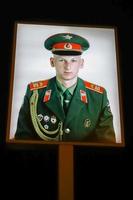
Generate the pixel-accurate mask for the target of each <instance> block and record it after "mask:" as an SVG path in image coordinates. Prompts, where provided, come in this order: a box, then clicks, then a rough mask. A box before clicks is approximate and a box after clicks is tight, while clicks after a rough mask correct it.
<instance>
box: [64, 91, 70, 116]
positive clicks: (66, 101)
mask: <svg viewBox="0 0 133 200" xmlns="http://www.w3.org/2000/svg"><path fill="white" fill-rule="evenodd" d="M63 97H64V99H63V109H64V112H65V114H67V111H68V107H69V103H70V100H71V94H70V92H69V90H68V89H66V91H65V92H64V93H63Z"/></svg>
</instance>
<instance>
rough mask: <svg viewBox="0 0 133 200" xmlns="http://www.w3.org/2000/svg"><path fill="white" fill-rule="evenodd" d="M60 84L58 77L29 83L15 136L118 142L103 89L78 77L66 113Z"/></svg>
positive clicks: (20, 137) (22, 137) (19, 137)
mask: <svg viewBox="0 0 133 200" xmlns="http://www.w3.org/2000/svg"><path fill="white" fill-rule="evenodd" d="M57 86H58V85H57V83H56V78H55V77H54V78H52V79H50V80H48V81H39V82H36V83H31V84H30V85H28V88H27V92H26V95H25V97H24V102H23V105H22V107H21V109H20V113H19V118H18V126H17V131H16V134H15V138H16V139H43V140H55V141H62V140H63V141H90V142H105V141H106V142H115V133H114V129H113V116H112V113H111V110H110V107H109V102H108V99H107V94H106V91H105V89H104V88H102V87H100V86H97V85H94V84H92V83H89V82H86V81H83V80H82V79H80V78H78V82H77V86H76V88H75V91H74V94H73V97H72V99H71V102H70V105H69V109H68V113H67V115H66V116H65V113H64V111H63V107H62V105H61V99H60V94H59V90H58V87H57Z"/></svg>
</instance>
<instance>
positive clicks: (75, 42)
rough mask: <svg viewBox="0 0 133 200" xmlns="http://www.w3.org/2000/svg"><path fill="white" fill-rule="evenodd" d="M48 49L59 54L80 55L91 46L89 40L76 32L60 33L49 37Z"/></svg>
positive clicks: (45, 43)
mask: <svg viewBox="0 0 133 200" xmlns="http://www.w3.org/2000/svg"><path fill="white" fill-rule="evenodd" d="M44 46H45V48H46V49H48V50H50V51H52V53H54V54H57V55H80V54H82V53H83V51H85V50H87V49H88V48H89V46H90V45H89V42H88V41H87V40H86V39H85V38H83V37H81V36H79V35H76V34H72V33H59V34H55V35H52V36H51V37H49V38H47V39H46V40H45V42H44Z"/></svg>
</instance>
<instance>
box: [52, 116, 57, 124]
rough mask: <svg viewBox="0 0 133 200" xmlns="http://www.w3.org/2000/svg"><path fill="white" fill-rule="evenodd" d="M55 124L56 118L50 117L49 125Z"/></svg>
mask: <svg viewBox="0 0 133 200" xmlns="http://www.w3.org/2000/svg"><path fill="white" fill-rule="evenodd" d="M56 122H57V119H56V117H55V116H52V117H51V123H52V124H55V123H56Z"/></svg>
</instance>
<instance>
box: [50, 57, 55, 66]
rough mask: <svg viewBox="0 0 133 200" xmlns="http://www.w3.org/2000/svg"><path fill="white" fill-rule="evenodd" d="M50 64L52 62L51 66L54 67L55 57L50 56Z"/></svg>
mask: <svg viewBox="0 0 133 200" xmlns="http://www.w3.org/2000/svg"><path fill="white" fill-rule="evenodd" d="M50 64H51V67H54V58H53V57H51V58H50Z"/></svg>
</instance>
